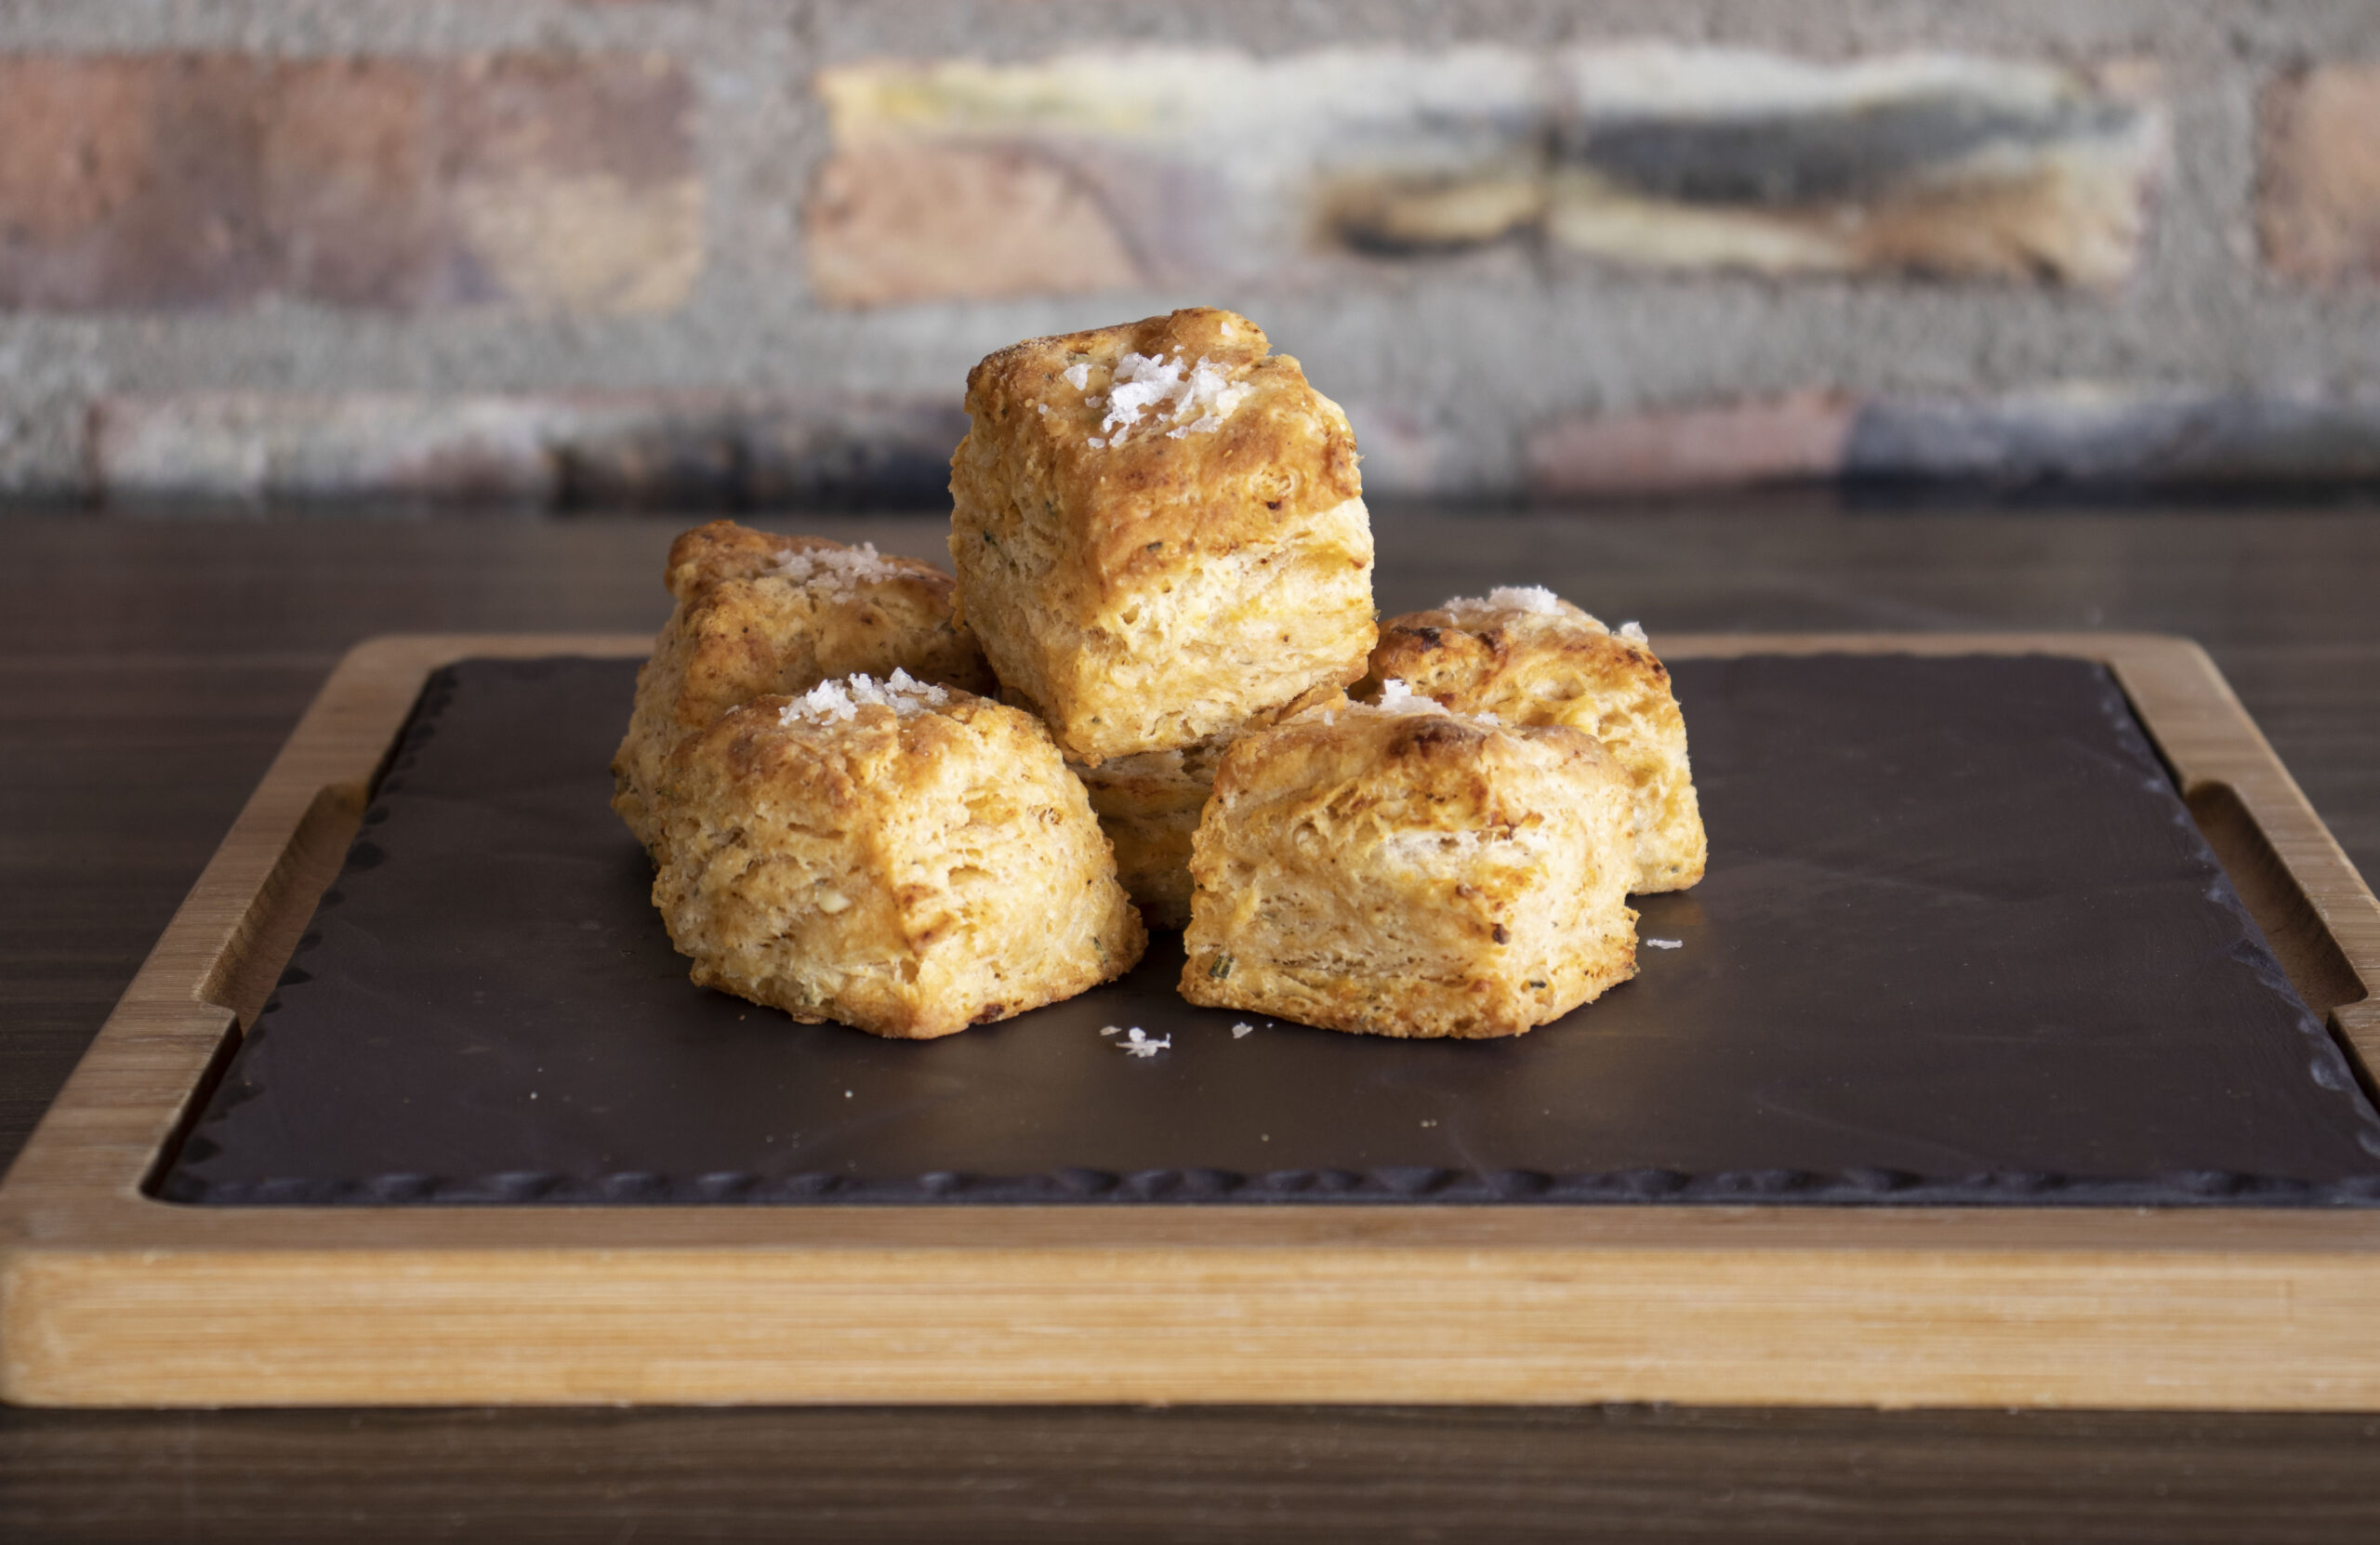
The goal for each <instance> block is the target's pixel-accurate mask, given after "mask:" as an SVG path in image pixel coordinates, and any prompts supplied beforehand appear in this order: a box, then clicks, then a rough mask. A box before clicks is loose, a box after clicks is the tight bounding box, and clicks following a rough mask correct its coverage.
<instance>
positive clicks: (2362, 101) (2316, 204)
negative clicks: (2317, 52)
mask: <svg viewBox="0 0 2380 1545" xmlns="http://www.w3.org/2000/svg"><path fill="white" fill-rule="evenodd" d="M2262 105H2263V112H2262V114H2261V122H2260V124H2259V131H2260V132H2259V135H2258V139H2259V150H2260V151H2261V154H2262V162H2263V166H2262V176H2261V178H2260V179H2259V186H2258V189H2257V209H2256V215H2257V225H2258V228H2259V231H2260V234H2261V235H2262V237H2263V240H2264V252H2265V261H2266V262H2267V263H2268V264H2269V265H2270V266H2271V267H2272V269H2273V270H2274V271H2276V272H2278V273H2280V274H2282V275H2283V276H2285V277H2287V278H2290V279H2294V280H2298V281H2301V282H2304V283H2308V284H2335V283H2337V282H2339V281H2342V280H2349V279H2359V278H2360V279H2380V62H2373V63H2363V64H2331V65H2323V66H2321V68H2319V69H2314V70H2308V71H2305V72H2302V73H2297V74H2294V75H2290V76H2288V77H2286V78H2284V79H2282V80H2281V81H2278V82H2276V83H2275V84H2274V85H2273V86H2270V87H2269V88H2268V89H2267V91H2266V92H2265V97H2264V102H2263V104H2262Z"/></svg>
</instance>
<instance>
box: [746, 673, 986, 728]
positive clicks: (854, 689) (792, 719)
mask: <svg viewBox="0 0 2380 1545" xmlns="http://www.w3.org/2000/svg"><path fill="white" fill-rule="evenodd" d="M949 701H950V693H949V691H948V689H946V688H943V687H937V686H933V685H932V684H930V683H928V682H924V681H920V680H917V679H916V678H915V677H913V676H911V675H910V674H909V673H908V672H907V671H906V670H903V669H901V668H900V667H898V666H895V667H893V674H892V675H891V676H888V677H886V678H885V679H884V680H881V681H879V680H876V678H874V677H873V676H869V675H866V674H865V673H862V674H860V675H856V676H846V677H844V678H843V679H842V680H839V681H821V682H819V683H818V684H817V685H816V686H814V687H813V688H811V689H810V690H809V691H808V692H806V693H802V694H801V695H800V697H797V698H795V699H794V700H793V701H792V702H790V703H788V704H787V705H786V706H785V707H784V708H783V709H781V710H780V711H779V712H778V714H777V722H778V723H780V724H783V725H786V726H787V727H791V726H792V725H794V724H797V723H800V722H801V721H803V720H809V721H810V722H812V723H826V722H828V721H840V720H849V719H852V718H854V717H856V716H857V715H858V713H859V710H860V709H861V708H863V707H867V706H875V707H879V708H890V709H892V710H893V712H894V713H896V714H899V715H900V716H901V717H903V718H904V719H906V718H908V717H909V716H910V715H912V714H920V713H923V712H925V711H926V710H927V709H929V708H939V707H941V706H943V705H944V704H945V703H947V702H949Z"/></svg>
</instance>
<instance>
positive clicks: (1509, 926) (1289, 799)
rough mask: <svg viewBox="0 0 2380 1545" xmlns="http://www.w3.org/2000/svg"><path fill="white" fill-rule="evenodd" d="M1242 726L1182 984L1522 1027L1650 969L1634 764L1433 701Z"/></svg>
mask: <svg viewBox="0 0 2380 1545" xmlns="http://www.w3.org/2000/svg"><path fill="white" fill-rule="evenodd" d="M1389 697H1390V702H1389V706H1381V707H1372V706H1360V705H1357V706H1348V707H1344V708H1340V709H1335V710H1333V709H1318V710H1313V711H1309V712H1307V713H1303V714H1301V715H1299V716H1298V717H1297V718H1295V719H1292V720H1289V721H1288V722H1286V723H1284V724H1281V725H1279V726H1277V727H1276V728H1273V729H1268V730H1259V731H1255V732H1253V733H1250V734H1246V735H1243V736H1241V737H1240V738H1239V739H1238V740H1237V741H1235V742H1234V743H1233V745H1232V747H1231V749H1230V750H1229V751H1228V752H1226V753H1225V754H1224V756H1223V764H1222V766H1221V767H1220V768H1218V769H1217V771H1216V774H1215V792H1214V797H1213V798H1212V799H1210V800H1209V801H1208V804H1207V811H1206V815H1205V817H1204V819H1202V820H1201V821H1200V822H1199V823H1198V831H1197V837H1196V839H1194V841H1193V846H1192V854H1191V860H1190V873H1191V876H1192V878H1194V879H1195V880H1196V881H1197V894H1196V896H1195V897H1194V899H1193V903H1192V911H1191V918H1190V928H1189V931H1187V932H1186V933H1185V934H1184V935H1183V946H1184V948H1185V949H1186V951H1187V953H1188V957H1189V959H1188V963H1187V964H1186V965H1184V966H1183V971H1182V996H1183V997H1186V998H1188V999H1189V1000H1190V1001H1191V1002H1193V1003H1206V1004H1212V1005H1216V1006H1218V1007H1222V1008H1229V1009H1240V1010H1253V1011H1254V1012H1257V1013H1263V1014H1273V1015H1276V1016H1278V1017H1280V1018H1283V1019H1292V1020H1298V1021H1301V1022H1302V1023H1307V1024H1319V1025H1325V1026H1328V1027H1329V1028H1331V1029H1334V1030H1355V1031H1363V1032H1367V1033H1369V1034H1372V1035H1381V1036H1403V1037H1424V1036H1460V1037H1486V1036H1514V1035H1518V1034H1520V1033H1521V1032H1522V1031H1525V1030H1527V1029H1528V1028H1530V1027H1531V1026H1533V1025H1538V1024H1542V1023H1545V1022H1546V1021H1548V1020H1551V1019H1554V1018H1556V1017H1558V1016H1560V1015H1562V1014H1564V1013H1567V1012H1568V1011H1569V1010H1571V1009H1573V1008H1576V1007H1577V1006H1578V1005H1580V1004H1581V1003H1584V1002H1586V1001H1587V1000H1589V999H1590V998H1593V997H1595V996H1596V995H1597V994H1599V993H1601V992H1602V991H1603V990H1604V989H1605V988H1607V987H1608V986H1610V985H1612V984H1614V983H1617V982H1624V981H1626V980H1627V979H1628V978H1629V977H1631V976H1633V975H1634V974H1635V972H1636V926H1635V925H1636V914H1635V913H1633V912H1632V911H1630V910H1629V908H1628V905H1627V900H1626V891H1627V888H1628V880H1629V878H1630V876H1631V875H1632V874H1633V872H1634V863H1633V852H1632V847H1631V844H1630V841H1629V829H1628V828H1629V790H1628V782H1627V779H1626V777H1625V776H1624V775H1623V774H1622V773H1620V770H1619V768H1618V767H1617V766H1616V765H1614V764H1613V762H1612V760H1611V759H1609V758H1608V757H1607V756H1606V755H1605V754H1604V753H1603V751H1602V749H1601V748H1600V747H1599V746H1596V745H1595V743H1594V742H1593V740H1591V739H1589V738H1588V737H1587V736H1585V735H1582V734H1580V733H1578V732H1577V731H1575V730H1569V729H1565V728H1562V727H1560V726H1543V727H1527V728H1507V727H1503V726H1501V725H1498V724H1496V723H1494V722H1493V721H1491V720H1487V719H1474V718H1472V717H1469V716H1466V715H1457V714H1449V713H1448V712H1446V711H1445V710H1444V709H1442V708H1439V707H1438V706H1436V705H1435V704H1434V703H1431V702H1429V701H1428V700H1427V699H1426V698H1421V699H1416V698H1412V697H1404V698H1402V700H1399V699H1398V695H1397V693H1394V692H1392V693H1390V694H1389Z"/></svg>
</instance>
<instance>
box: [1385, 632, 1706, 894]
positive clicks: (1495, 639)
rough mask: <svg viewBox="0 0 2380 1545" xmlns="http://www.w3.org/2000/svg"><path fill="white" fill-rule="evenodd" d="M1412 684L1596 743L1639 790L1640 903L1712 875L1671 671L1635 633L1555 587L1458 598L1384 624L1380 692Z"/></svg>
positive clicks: (1451, 701) (1469, 709)
mask: <svg viewBox="0 0 2380 1545" xmlns="http://www.w3.org/2000/svg"><path fill="white" fill-rule="evenodd" d="M1389 680H1401V681H1404V682H1405V683H1406V684H1407V685H1408V686H1409V687H1411V688H1412V690H1413V691H1415V692H1417V693H1422V694H1423V695H1425V696H1428V697H1432V698H1435V699H1436V700H1437V701H1438V702H1439V703H1441V704H1443V705H1445V706H1447V707H1449V708H1452V709H1454V710H1456V711H1457V712H1460V713H1492V714H1494V715H1496V716H1497V717H1498V718H1499V719H1501V720H1504V721H1505V722H1506V723H1510V724H1566V725H1568V726H1569V727H1570V728H1572V729H1574V730H1580V731H1583V732H1585V733H1588V734H1590V735H1593V737H1594V738H1595V739H1596V740H1597V741H1598V742H1599V743H1601V745H1602V746H1603V748H1604V749H1605V750H1606V751H1607V752H1609V753H1610V754H1611V758H1612V759H1613V760H1614V761H1616V762H1618V763H1619V764H1620V769H1621V770H1622V771H1623V772H1625V773H1627V774H1628V778H1629V781H1630V783H1631V784H1632V785H1633V787H1634V790H1635V794H1634V802H1635V811H1634V817H1633V830H1634V834H1635V837H1634V840H1635V850H1636V877H1635V878H1634V879H1633V881H1632V882H1631V883H1630V885H1629V889H1630V890H1631V891H1635V892H1637V893H1639V894H1642V893H1646V892H1649V891H1683V890H1685V889H1686V887H1687V886H1689V885H1692V884H1694V883H1695V882H1696V881H1697V880H1699V879H1700V878H1702V869H1703V865H1704V862H1705V860H1706V859H1707V857H1708V855H1709V841H1708V839H1706V838H1705V836H1704V834H1703V830H1702V810H1701V805H1700V802H1699V800H1698V799H1696V797H1695V792H1694V773H1693V770H1692V768H1691V766H1690V765H1689V764H1688V762H1687V760H1686V719H1685V716H1684V715H1683V714H1681V713H1680V712H1679V711H1678V706H1677V697H1676V695H1675V693H1673V692H1672V690H1671V686H1670V673H1669V669H1668V667H1665V666H1663V665H1662V664H1661V662H1660V660H1659V657H1657V656H1656V655H1655V654H1653V650H1652V646H1651V645H1650V644H1648V643H1647V642H1646V640H1645V635H1644V633H1643V631H1642V630H1641V629H1638V628H1636V627H1635V626H1634V625H1633V624H1630V625H1628V626H1625V627H1621V628H1620V631H1619V632H1617V633H1615V632H1613V631H1611V630H1610V629H1609V628H1607V627H1605V626H1604V625H1603V624H1602V623H1600V622H1597V621H1596V620H1595V619H1594V618H1593V617H1591V616H1589V615H1588V614H1586V613H1584V612H1582V611H1580V610H1579V608H1577V607H1576V606H1573V605H1571V604H1570V603H1569V602H1568V601H1563V600H1560V599H1558V598H1557V597H1556V596H1555V595H1554V592H1552V591H1551V590H1547V589H1543V588H1535V587H1532V588H1526V589H1521V588H1506V589H1501V590H1498V591H1496V592H1494V593H1493V594H1492V595H1489V596H1488V597H1487V598H1485V599H1484V600H1467V599H1457V600H1454V601H1448V602H1447V603H1446V605H1444V606H1442V607H1440V608H1438V609H1437V610H1435V611H1432V612H1413V613H1408V614H1406V615H1404V616H1401V617H1392V618H1391V619H1389V620H1388V621H1387V622H1385V623H1383V624H1382V626H1381V638H1380V647H1378V648H1377V649H1375V650H1373V651H1372V658H1371V671H1370V674H1369V676H1368V677H1367V678H1366V679H1365V681H1364V684H1363V686H1362V687H1361V688H1359V689H1358V691H1359V693H1363V694H1367V695H1368V694H1370V693H1377V692H1379V691H1380V689H1381V686H1382V683H1383V682H1385V681H1389Z"/></svg>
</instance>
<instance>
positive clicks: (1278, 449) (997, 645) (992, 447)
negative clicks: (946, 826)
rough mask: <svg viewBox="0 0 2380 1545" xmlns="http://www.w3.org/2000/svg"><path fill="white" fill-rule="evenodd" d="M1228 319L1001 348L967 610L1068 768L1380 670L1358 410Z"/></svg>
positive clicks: (961, 527)
mask: <svg viewBox="0 0 2380 1545" xmlns="http://www.w3.org/2000/svg"><path fill="white" fill-rule="evenodd" d="M1269 348H1270V345H1269V344H1268V343H1267V342H1266V340H1265V337H1264V334H1263V331H1262V330H1261V329H1259V328H1258V327H1257V326H1256V324H1253V323H1251V322H1250V321H1249V320H1248V319H1247V318H1245V317H1241V316H1236V315H1234V314H1233V313H1231V312H1229V311H1219V310H1184V311H1175V312H1174V313H1172V314H1171V315H1170V316H1161V317H1151V318H1149V319H1148V320H1146V321H1144V322H1136V323H1131V324H1126V325H1123V326H1118V327H1103V328H1099V329H1097V330H1095V331H1092V332H1088V333H1072V334H1068V335H1065V336H1064V337H1049V338H1032V339H1028V340H1027V341H1025V342H1024V343H1020V344H1017V345H1015V346H1013V347H1012V348H1009V349H1003V350H1000V351H999V352H998V353H997V354H994V355H992V356H991V357H990V358H988V359H986V360H985V361H984V362H983V363H981V364H978V365H977V366H976V367H975V368H974V369H973V370H972V371H971V372H970V373H969V374H968V376H967V412H968V416H969V418H970V419H971V421H972V427H971V428H970V429H969V431H968V434H967V438H966V439H965V440H963V441H961V442H959V451H958V454H957V455H956V456H953V457H952V458H951V464H950V470H951V476H950V492H951V496H952V500H953V505H954V508H953V509H952V512H951V522H950V524H951V530H950V552H951V557H952V560H953V561H954V564H955V566H956V568H957V570H958V574H959V598H960V603H959V613H960V615H961V616H963V617H964V618H965V620H966V623H967V626H968V627H972V629H973V630H974V632H975V635H976V637H977V638H978V639H980V640H982V641H983V645H984V653H985V655H986V656H988V657H989V658H990V660H991V662H992V667H993V668H994V669H995V670H996V671H998V674H999V679H1000V681H1001V683H1002V685H1003V686H1005V687H1006V688H1008V689H1009V690H1010V691H1011V692H1012V693H1015V694H1017V696H1018V697H1019V698H1021V699H1022V700H1023V701H1025V702H1028V703H1030V704H1031V705H1032V706H1033V707H1034V709H1035V710H1036V711H1037V712H1038V713H1039V714H1040V715H1041V716H1042V718H1043V719H1044V720H1047V721H1048V723H1049V725H1050V729H1051V733H1052V734H1054V735H1055V736H1056V737H1057V740H1058V744H1059V746H1062V747H1063V748H1064V750H1065V752H1066V754H1067V755H1068V756H1069V757H1072V758H1073V759H1076V760H1077V761H1079V762H1085V763H1096V762H1099V761H1102V760H1104V759H1107V758H1110V757H1127V756H1132V755H1135V754H1137V753H1140V752H1144V751H1163V750H1171V749H1174V748H1177V747H1180V746H1189V745H1192V744H1194V743H1196V742H1197V741H1201V740H1205V739H1207V738H1209V737H1210V736H1213V735H1217V734H1222V733H1228V732H1229V731H1230V730H1232V729H1233V728H1234V727H1235V726H1237V725H1239V724H1242V723H1244V722H1246V721H1247V720H1250V718H1251V717H1253V716H1254V715H1255V714H1256V713H1258V712H1259V711H1260V710H1263V709H1266V708H1272V707H1276V706H1279V705H1281V704H1284V703H1287V702H1289V701H1290V700H1291V699H1293V698H1296V697H1298V696H1300V695H1301V694H1302V693H1306V692H1309V691H1311V690H1313V689H1314V688H1316V687H1341V686H1344V685H1345V684H1346V683H1348V682H1350V681H1353V680H1355V679H1356V678H1357V677H1359V676H1361V675H1362V674H1363V662H1364V657H1365V655H1366V654H1369V652H1370V649H1371V646H1372V641H1373V640H1374V638H1375V637H1376V630H1375V628H1374V627H1373V614H1372V603H1371V564H1372V541H1371V526H1370V523H1369V517H1368V516H1367V515H1366V513H1365V510H1364V504H1363V499H1362V497H1361V495H1362V485H1361V483H1360V482H1359V481H1358V479H1357V478H1356V475H1355V434H1354V432H1353V431H1352V430H1350V429H1348V427H1347V417H1346V415H1344V414H1342V413H1341V412H1340V411H1339V406H1338V404H1337V403H1333V402H1331V401H1330V400H1329V398H1327V397H1324V396H1323V395H1321V394H1320V393H1319V392H1317V391H1316V390H1314V389H1313V388H1312V387H1310V386H1308V385H1307V384H1306V380H1305V376H1304V373H1303V372H1302V371H1301V370H1300V369H1299V367H1298V363H1297V361H1295V360H1293V359H1290V358H1289V357H1287V356H1286V355H1272V354H1268V353H1267V350H1268V349H1269Z"/></svg>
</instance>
